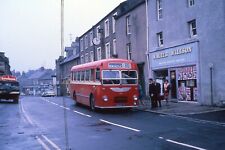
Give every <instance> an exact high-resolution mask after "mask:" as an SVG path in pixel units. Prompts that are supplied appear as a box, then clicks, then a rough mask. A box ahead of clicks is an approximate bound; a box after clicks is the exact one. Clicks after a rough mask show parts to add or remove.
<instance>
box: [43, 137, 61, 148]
mask: <svg viewBox="0 0 225 150" xmlns="http://www.w3.org/2000/svg"><path fill="white" fill-rule="evenodd" d="M41 136H42V137H43V138H44V139H45V140H46V141H47V142H48V143H50V144H51V145H52V147H54V148H55V149H56V150H61V149H60V148H59V147H58V146H57V145H56V144H55V143H54V142H52V141H51V140H50V139H49V138H47V137H46V136H44V135H41Z"/></svg>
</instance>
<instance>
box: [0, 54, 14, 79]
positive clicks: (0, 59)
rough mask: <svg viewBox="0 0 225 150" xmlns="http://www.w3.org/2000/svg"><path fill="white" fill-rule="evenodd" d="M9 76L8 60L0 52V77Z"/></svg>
mask: <svg viewBox="0 0 225 150" xmlns="http://www.w3.org/2000/svg"><path fill="white" fill-rule="evenodd" d="M4 74H9V75H11V74H12V73H11V71H10V65H9V59H8V58H7V57H6V56H5V53H4V52H0V75H4Z"/></svg>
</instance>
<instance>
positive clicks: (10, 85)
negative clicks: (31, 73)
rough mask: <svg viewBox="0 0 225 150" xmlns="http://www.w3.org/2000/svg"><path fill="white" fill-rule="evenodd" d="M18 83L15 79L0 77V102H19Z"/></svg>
mask: <svg viewBox="0 0 225 150" xmlns="http://www.w3.org/2000/svg"><path fill="white" fill-rule="evenodd" d="M19 95H20V90H19V83H18V82H17V80H16V77H14V76H11V75H4V76H1V77H0V99H1V101H5V100H6V101H8V100H13V102H14V103H18V102H19Z"/></svg>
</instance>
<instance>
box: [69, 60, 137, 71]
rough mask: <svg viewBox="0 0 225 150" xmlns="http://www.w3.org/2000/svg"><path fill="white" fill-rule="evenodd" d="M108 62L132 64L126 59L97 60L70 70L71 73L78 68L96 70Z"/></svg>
mask: <svg viewBox="0 0 225 150" xmlns="http://www.w3.org/2000/svg"><path fill="white" fill-rule="evenodd" d="M109 62H117V63H119V62H121V63H122V62H127V63H133V61H132V60H127V59H118V58H110V59H102V60H98V61H93V62H88V63H85V64H80V65H76V66H73V67H72V68H71V71H73V70H75V69H79V68H82V69H85V68H96V67H98V66H102V65H103V64H105V63H109Z"/></svg>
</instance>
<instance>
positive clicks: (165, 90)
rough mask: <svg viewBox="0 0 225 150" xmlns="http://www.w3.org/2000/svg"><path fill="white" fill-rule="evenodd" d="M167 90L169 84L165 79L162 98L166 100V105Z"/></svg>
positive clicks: (168, 90) (168, 89)
mask: <svg viewBox="0 0 225 150" xmlns="http://www.w3.org/2000/svg"><path fill="white" fill-rule="evenodd" d="M169 92H170V84H169V82H168V80H167V79H166V80H165V82H164V84H163V93H164V99H165V100H166V105H168V102H169V101H168V99H169Z"/></svg>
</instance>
